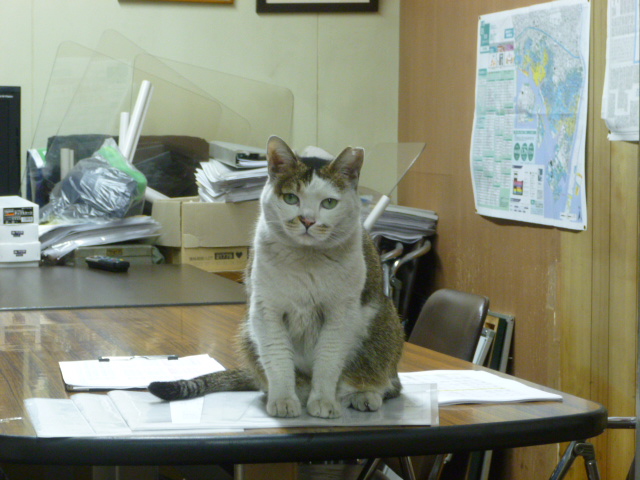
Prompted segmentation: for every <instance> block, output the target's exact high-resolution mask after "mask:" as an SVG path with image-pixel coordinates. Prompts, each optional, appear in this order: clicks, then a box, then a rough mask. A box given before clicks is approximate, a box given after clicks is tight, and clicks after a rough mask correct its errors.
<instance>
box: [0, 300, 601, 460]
mask: <svg viewBox="0 0 640 480" xmlns="http://www.w3.org/2000/svg"><path fill="white" fill-rule="evenodd" d="M245 308H246V307H245V306H244V305H205V306H171V307H138V308H100V309H73V310H45V311H38V310H28V311H3V312H0V328H1V329H2V332H3V335H0V392H2V395H0V418H10V417H23V420H16V421H9V422H5V423H0V462H8V463H14V462H15V463H32V464H53V465H61V464H67V465H167V464H215V463H227V464H228V463H270V462H298V461H311V460H322V459H327V458H331V459H338V458H344V459H348V458H371V457H383V456H402V455H422V454H434V453H446V452H457V451H468V450H489V449H498V448H508V447H520V446H528V445H538V444H547V443H557V442H564V441H569V440H573V439H582V438H589V437H593V436H595V435H598V434H600V433H601V432H602V431H603V430H604V428H605V426H606V422H607V411H606V409H605V408H603V407H602V406H601V405H599V404H597V403H594V402H591V401H587V400H583V399H580V398H577V397H574V396H572V395H567V394H563V398H564V401H563V402H536V403H523V404H508V405H497V404H496V405H457V406H447V407H442V408H440V426H437V427H407V428H366V429H363V428H313V429H290V430H253V431H246V432H244V433H230V434H224V435H220V434H218V435H202V434H199V435H190V436H167V437H159V436H144V437H135V438H131V437H129V438H53V439H47V438H36V437H35V432H34V430H33V428H32V426H31V424H30V422H29V421H28V417H27V413H26V411H25V408H24V403H23V402H24V399H25V398H29V397H50V398H66V397H67V392H66V391H65V390H64V385H63V383H62V379H61V376H60V371H59V367H58V362H59V361H60V360H80V359H91V358H97V357H98V356H100V355H133V354H149V355H154V354H155V355H161V354H168V353H176V354H179V355H190V354H197V353H205V352H207V353H210V354H211V355H212V356H214V357H215V358H216V359H218V360H219V361H220V362H221V363H222V364H223V365H225V366H226V367H233V366H234V365H235V364H236V363H235V355H234V346H233V342H231V341H230V339H231V337H232V336H233V335H234V334H235V332H236V331H237V328H238V326H239V324H240V322H241V319H242V317H243V315H244V312H245ZM21 325H24V329H23V330H20V328H19V327H20V326H21ZM400 367H401V370H403V371H416V370H427V369H461V368H479V367H474V366H473V365H471V364H469V363H466V362H463V361H461V360H457V359H454V358H452V357H448V356H446V355H442V354H439V353H436V352H433V351H430V350H426V349H423V348H421V347H417V346H415V345H410V344H407V345H406V346H405V350H404V354H403V358H402V362H401V366H400ZM538 387H539V386H538Z"/></svg>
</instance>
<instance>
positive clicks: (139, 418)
mask: <svg viewBox="0 0 640 480" xmlns="http://www.w3.org/2000/svg"><path fill="white" fill-rule="evenodd" d="M400 380H401V382H402V386H403V390H402V394H401V395H400V396H399V397H398V398H394V399H391V400H387V401H385V402H384V403H383V406H382V407H381V408H380V410H378V411H377V412H359V411H356V410H354V409H352V408H346V407H345V408H344V409H343V413H342V416H341V417H340V418H336V419H322V418H316V417H311V416H309V415H308V414H307V413H306V412H304V411H303V414H302V415H301V416H300V417H297V418H274V417H271V416H269V415H268V414H267V412H266V408H265V403H264V402H265V396H264V394H263V393H261V392H220V393H212V394H209V395H205V396H204V397H201V398H197V399H193V400H180V401H175V402H165V401H162V400H160V399H159V398H157V397H155V396H153V395H152V394H151V393H148V392H136V391H129V390H114V391H111V392H109V393H108V395H100V394H87V393H84V394H75V395H73V396H72V397H71V399H67V400H65V399H62V400H60V399H44V398H32V399H28V400H26V401H25V403H26V405H27V410H28V412H29V416H30V417H31V420H32V422H33V425H34V428H35V429H36V432H37V434H38V436H41V437H68V436H101V435H118V436H120V435H124V436H127V435H143V434H150V433H153V434H154V435H156V434H158V435H161V434H171V433H173V434H176V433H181V434H188V433H192V434H193V433H216V432H229V431H239V430H240V429H248V428H290V427H313V426H325V427H326V426H332V427H333V426H336V427H339V426H391V425H398V426H399V425H438V423H439V418H438V408H437V407H438V405H450V404H458V403H507V402H527V401H562V396H561V395H558V394H555V393H550V392H547V391H545V390H541V389H538V388H533V387H529V386H528V385H525V384H524V383H522V382H519V381H517V380H512V379H506V378H503V377H501V376H499V375H495V374H492V373H489V372H485V371H476V370H432V371H424V372H411V373H401V374H400ZM436 385H437V390H436Z"/></svg>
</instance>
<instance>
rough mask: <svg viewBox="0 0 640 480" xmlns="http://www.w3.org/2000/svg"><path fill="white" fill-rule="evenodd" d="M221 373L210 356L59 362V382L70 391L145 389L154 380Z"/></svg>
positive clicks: (179, 378) (221, 368) (219, 367)
mask: <svg viewBox="0 0 640 480" xmlns="http://www.w3.org/2000/svg"><path fill="white" fill-rule="evenodd" d="M220 370H224V367H223V366H222V365H220V363H218V362H217V361H216V360H214V359H213V358H211V357H210V356H209V355H192V356H188V357H179V358H177V359H175V360H169V357H167V356H164V357H162V358H156V357H144V356H133V357H123V358H119V357H118V358H117V359H111V360H110V361H99V360H80V361H75V362H60V371H61V372H62V379H63V380H64V383H65V385H66V387H67V390H70V391H81V390H114V389H128V388H147V386H148V385H149V384H150V383H151V382H154V381H171V380H181V379H189V378H193V377H197V376H199V375H204V374H206V373H211V372H217V371H220Z"/></svg>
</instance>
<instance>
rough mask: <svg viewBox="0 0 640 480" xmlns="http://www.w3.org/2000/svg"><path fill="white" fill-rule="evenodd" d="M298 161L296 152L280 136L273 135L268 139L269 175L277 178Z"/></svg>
mask: <svg viewBox="0 0 640 480" xmlns="http://www.w3.org/2000/svg"><path fill="white" fill-rule="evenodd" d="M297 161H298V159H297V157H296V154H295V153H293V150H291V148H289V145H287V143H286V142H285V141H284V140H282V139H281V138H280V137H276V136H275V135H272V136H271V137H269V140H268V141H267V162H268V166H269V177H270V178H275V177H277V176H278V175H280V174H282V173H284V172H286V171H288V170H289V169H290V168H291V167H293V165H294V164H295V163H296V162H297Z"/></svg>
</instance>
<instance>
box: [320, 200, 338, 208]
mask: <svg viewBox="0 0 640 480" xmlns="http://www.w3.org/2000/svg"><path fill="white" fill-rule="evenodd" d="M320 205H322V208H326V209H327V210H331V209H332V208H335V206H336V205H338V200H336V199H335V198H325V199H324V200H322V202H320Z"/></svg>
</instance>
